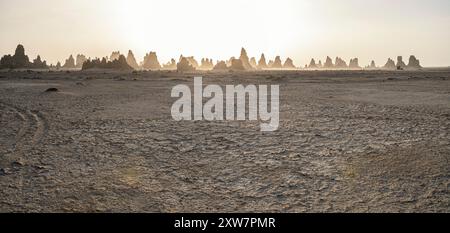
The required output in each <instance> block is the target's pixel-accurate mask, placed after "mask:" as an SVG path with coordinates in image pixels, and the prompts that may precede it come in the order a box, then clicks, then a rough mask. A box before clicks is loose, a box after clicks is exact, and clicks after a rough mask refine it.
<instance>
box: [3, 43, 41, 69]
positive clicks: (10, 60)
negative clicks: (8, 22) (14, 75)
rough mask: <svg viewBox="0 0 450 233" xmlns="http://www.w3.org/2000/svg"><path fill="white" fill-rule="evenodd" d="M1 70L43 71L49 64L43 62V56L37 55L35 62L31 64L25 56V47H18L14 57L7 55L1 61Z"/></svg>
mask: <svg viewBox="0 0 450 233" xmlns="http://www.w3.org/2000/svg"><path fill="white" fill-rule="evenodd" d="M0 68H8V69H20V68H33V69H41V68H48V66H47V62H46V61H42V59H41V56H39V55H37V57H36V59H34V60H33V62H30V60H29V58H28V56H27V55H25V48H24V47H23V45H20V44H19V45H17V48H16V51H15V52H14V55H10V54H8V55H5V56H3V57H2V58H1V59H0Z"/></svg>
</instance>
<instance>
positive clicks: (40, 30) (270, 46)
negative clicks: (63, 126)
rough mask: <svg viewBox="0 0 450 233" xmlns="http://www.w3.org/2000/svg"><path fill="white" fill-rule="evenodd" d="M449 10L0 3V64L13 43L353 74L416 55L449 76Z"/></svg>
mask: <svg viewBox="0 0 450 233" xmlns="http://www.w3.org/2000/svg"><path fill="white" fill-rule="evenodd" d="M449 29H450V1H449V0H427V1H424V0H395V1H392V0H376V1H365V0H226V1H225V0H190V1H187V0H126V1H125V0H77V1H68V0H39V1H37V0H14V1H11V0H0V31H1V35H2V36H1V37H0V55H4V54H12V53H14V49H15V47H16V46H17V44H18V43H21V44H23V45H24V46H25V49H26V53H27V54H28V55H29V57H30V59H31V60H32V59H34V58H35V57H36V55H37V54H40V55H41V57H42V58H43V59H45V60H47V61H48V62H49V63H56V61H61V62H64V60H65V59H66V58H67V57H68V56H69V55H70V54H73V55H76V54H78V53H82V54H85V55H86V56H88V57H104V56H109V55H110V54H111V52H112V51H116V50H119V51H120V52H121V53H123V54H125V55H126V53H127V52H128V49H131V50H133V52H134V54H135V56H136V59H137V60H138V61H141V60H142V59H143V56H144V55H145V53H147V52H150V51H156V52H157V55H158V58H159V61H160V62H161V63H163V62H164V63H165V62H167V61H168V60H169V59H170V58H175V59H178V57H179V56H180V54H183V55H185V56H195V57H196V58H197V60H200V59H201V58H202V57H208V58H213V59H214V60H225V59H228V58H229V57H231V56H236V57H238V56H239V52H240V48H241V47H245V48H246V49H247V52H248V54H249V56H250V57H251V56H254V57H256V58H257V60H258V59H259V56H260V54H261V53H262V52H264V53H265V54H266V58H267V59H268V60H269V59H273V57H274V56H275V55H280V56H281V57H282V59H283V60H284V59H285V58H286V57H291V58H292V59H293V60H294V63H295V65H297V66H300V67H302V66H304V65H305V64H306V63H309V60H310V59H311V58H315V59H316V61H318V60H322V62H323V61H324V59H325V57H326V56H327V55H328V56H330V57H332V58H333V60H334V58H335V57H336V56H340V57H342V58H343V59H345V60H346V61H347V62H348V60H349V59H350V58H353V57H358V58H359V60H360V65H361V66H365V65H367V64H368V63H369V62H370V61H371V60H375V61H376V63H377V65H384V63H386V60H387V58H388V57H391V58H393V59H394V60H395V59H396V57H397V56H398V55H402V56H403V57H404V60H405V61H407V59H408V57H409V55H411V54H414V55H416V57H417V58H418V59H420V60H421V63H422V65H424V66H450V43H449V41H450V30H449Z"/></svg>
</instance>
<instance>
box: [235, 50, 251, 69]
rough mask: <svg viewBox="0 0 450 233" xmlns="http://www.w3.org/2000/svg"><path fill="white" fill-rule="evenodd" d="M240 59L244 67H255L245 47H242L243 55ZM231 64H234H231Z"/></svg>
mask: <svg viewBox="0 0 450 233" xmlns="http://www.w3.org/2000/svg"><path fill="white" fill-rule="evenodd" d="M239 60H241V61H242V65H243V66H244V68H245V69H246V70H252V69H253V67H252V65H250V60H249V58H248V55H247V51H245V49H244V48H242V49H241V56H240V57H239ZM231 65H232V66H233V64H231Z"/></svg>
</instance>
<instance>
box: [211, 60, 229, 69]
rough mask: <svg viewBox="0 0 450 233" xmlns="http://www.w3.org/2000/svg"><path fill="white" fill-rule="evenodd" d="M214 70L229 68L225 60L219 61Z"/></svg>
mask: <svg viewBox="0 0 450 233" xmlns="http://www.w3.org/2000/svg"><path fill="white" fill-rule="evenodd" d="M213 70H228V67H227V63H226V62H225V61H218V62H217V63H216V65H215V66H214V68H213Z"/></svg>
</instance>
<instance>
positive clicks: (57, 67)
mask: <svg viewBox="0 0 450 233" xmlns="http://www.w3.org/2000/svg"><path fill="white" fill-rule="evenodd" d="M56 69H57V70H59V69H61V62H57V63H56Z"/></svg>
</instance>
